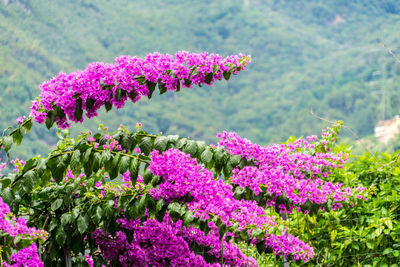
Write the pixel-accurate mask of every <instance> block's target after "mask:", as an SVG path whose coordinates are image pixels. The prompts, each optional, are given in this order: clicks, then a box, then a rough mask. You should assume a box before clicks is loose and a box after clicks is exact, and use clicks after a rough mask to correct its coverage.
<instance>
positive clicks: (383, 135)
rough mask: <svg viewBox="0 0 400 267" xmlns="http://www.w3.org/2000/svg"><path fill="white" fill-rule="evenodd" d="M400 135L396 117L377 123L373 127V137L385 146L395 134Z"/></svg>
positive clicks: (399, 118)
mask: <svg viewBox="0 0 400 267" xmlns="http://www.w3.org/2000/svg"><path fill="white" fill-rule="evenodd" d="M399 133H400V117H399V115H397V116H396V117H394V118H393V119H390V120H385V121H379V122H378V124H377V125H376V126H375V137H376V138H377V139H378V141H379V142H381V143H385V144H387V143H388V142H389V140H390V139H393V138H394V137H395V136H396V134H399Z"/></svg>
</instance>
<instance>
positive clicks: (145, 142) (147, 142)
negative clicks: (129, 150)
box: [139, 136, 153, 156]
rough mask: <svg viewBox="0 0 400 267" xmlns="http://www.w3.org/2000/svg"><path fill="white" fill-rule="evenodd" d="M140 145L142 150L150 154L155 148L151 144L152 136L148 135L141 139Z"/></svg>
mask: <svg viewBox="0 0 400 267" xmlns="http://www.w3.org/2000/svg"><path fill="white" fill-rule="evenodd" d="M139 147H140V151H141V152H143V153H144V154H145V155H146V156H148V155H149V154H150V152H151V150H152V148H153V146H152V144H151V138H150V137H148V136H145V137H143V138H142V140H140V143H139Z"/></svg>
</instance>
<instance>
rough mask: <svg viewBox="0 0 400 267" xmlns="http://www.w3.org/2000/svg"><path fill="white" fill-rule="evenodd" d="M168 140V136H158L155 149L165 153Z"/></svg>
mask: <svg viewBox="0 0 400 267" xmlns="http://www.w3.org/2000/svg"><path fill="white" fill-rule="evenodd" d="M167 144H168V139H167V137H166V136H158V137H157V138H156V140H155V141H154V148H155V149H156V150H158V151H159V152H164V151H165V149H166V148H167Z"/></svg>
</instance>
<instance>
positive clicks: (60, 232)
mask: <svg viewBox="0 0 400 267" xmlns="http://www.w3.org/2000/svg"><path fill="white" fill-rule="evenodd" d="M66 239H67V234H66V233H65V231H64V227H62V226H60V227H58V228H57V232H56V241H57V243H58V244H59V245H60V246H62V245H64V243H65V240H66Z"/></svg>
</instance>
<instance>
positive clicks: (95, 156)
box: [93, 152, 102, 173]
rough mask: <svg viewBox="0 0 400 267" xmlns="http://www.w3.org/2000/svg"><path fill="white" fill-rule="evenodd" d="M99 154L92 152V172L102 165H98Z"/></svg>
mask: <svg viewBox="0 0 400 267" xmlns="http://www.w3.org/2000/svg"><path fill="white" fill-rule="evenodd" d="M100 161H101V155H100V153H99V152H94V154H93V172H95V173H96V172H97V171H98V170H99V169H100V168H101V167H102V165H100Z"/></svg>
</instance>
